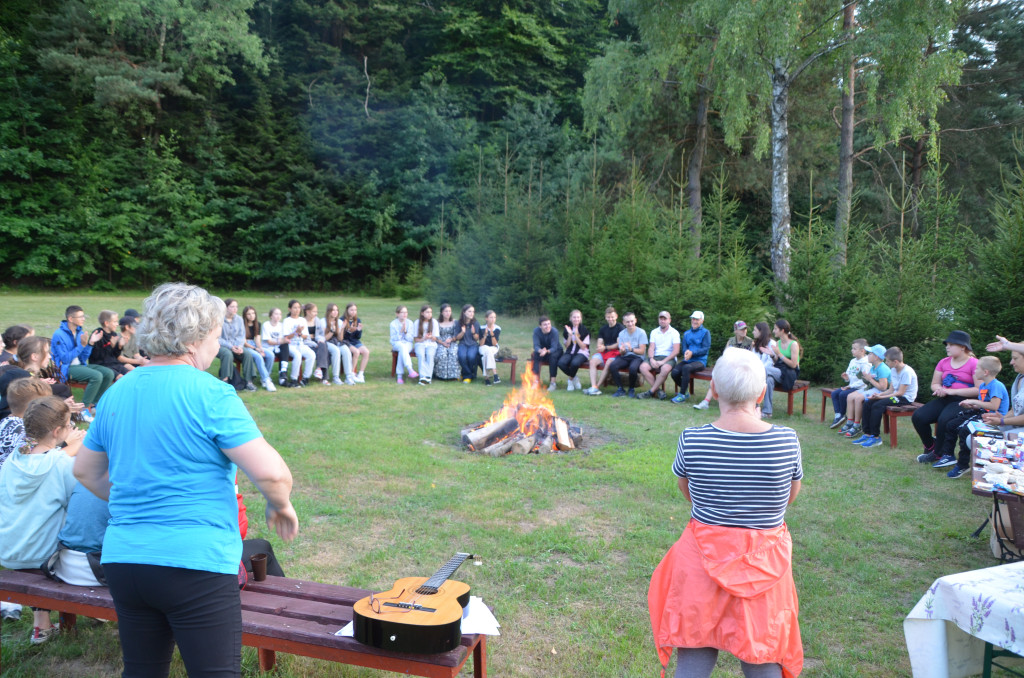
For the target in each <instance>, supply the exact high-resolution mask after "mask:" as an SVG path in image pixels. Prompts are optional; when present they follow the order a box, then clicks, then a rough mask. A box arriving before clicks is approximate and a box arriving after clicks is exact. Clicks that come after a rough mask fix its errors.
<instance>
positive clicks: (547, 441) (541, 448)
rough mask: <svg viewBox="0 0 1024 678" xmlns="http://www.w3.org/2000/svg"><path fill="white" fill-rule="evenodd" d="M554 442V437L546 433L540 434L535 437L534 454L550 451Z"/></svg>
mask: <svg viewBox="0 0 1024 678" xmlns="http://www.w3.org/2000/svg"><path fill="white" fill-rule="evenodd" d="M554 444H555V437H554V436H552V435H548V434H541V435H540V437H539V438H538V439H537V449H536V450H534V452H535V453H536V454H547V453H549V452H550V451H551V447H552V446H553V445H554Z"/></svg>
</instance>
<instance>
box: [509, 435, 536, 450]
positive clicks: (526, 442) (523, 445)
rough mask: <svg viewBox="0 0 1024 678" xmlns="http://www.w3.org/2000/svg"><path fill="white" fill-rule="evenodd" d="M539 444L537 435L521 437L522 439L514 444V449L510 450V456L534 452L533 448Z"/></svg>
mask: <svg viewBox="0 0 1024 678" xmlns="http://www.w3.org/2000/svg"><path fill="white" fill-rule="evenodd" d="M536 444H537V434H536V433H532V434H530V435H528V436H524V435H520V437H519V438H518V439H517V440H516V441H515V442H514V443H512V447H511V448H510V449H509V451H508V453H509V454H528V453H529V452H530V451H531V450H533V446H534V445H536Z"/></svg>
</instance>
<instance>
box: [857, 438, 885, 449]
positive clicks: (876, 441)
mask: <svg viewBox="0 0 1024 678" xmlns="http://www.w3.org/2000/svg"><path fill="white" fill-rule="evenodd" d="M881 444H882V439H881V438H879V437H878V436H868V439H867V440H865V441H864V442H862V443H861V444H860V446H861V447H878V446H879V445H881Z"/></svg>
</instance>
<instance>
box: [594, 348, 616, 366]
mask: <svg viewBox="0 0 1024 678" xmlns="http://www.w3.org/2000/svg"><path fill="white" fill-rule="evenodd" d="M597 355H599V356H601V362H602V363H603V364H605V365H607V364H608V363H610V362H611V361H612V358H618V357H619V349H615V350H614V351H601V352H600V353H598V354H597ZM595 357H596V356H595Z"/></svg>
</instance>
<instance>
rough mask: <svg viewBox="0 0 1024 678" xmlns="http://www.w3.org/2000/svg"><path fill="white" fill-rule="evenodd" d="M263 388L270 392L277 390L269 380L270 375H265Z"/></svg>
mask: <svg viewBox="0 0 1024 678" xmlns="http://www.w3.org/2000/svg"><path fill="white" fill-rule="evenodd" d="M263 388H264V389H266V390H267V391H270V392H271V393H273V392H274V391H276V390H277V387H276V386H274V382H273V381H271V379H270V377H267V378H266V379H264V380H263Z"/></svg>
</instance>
